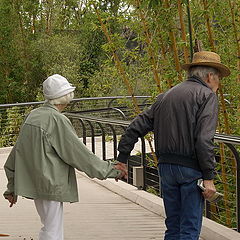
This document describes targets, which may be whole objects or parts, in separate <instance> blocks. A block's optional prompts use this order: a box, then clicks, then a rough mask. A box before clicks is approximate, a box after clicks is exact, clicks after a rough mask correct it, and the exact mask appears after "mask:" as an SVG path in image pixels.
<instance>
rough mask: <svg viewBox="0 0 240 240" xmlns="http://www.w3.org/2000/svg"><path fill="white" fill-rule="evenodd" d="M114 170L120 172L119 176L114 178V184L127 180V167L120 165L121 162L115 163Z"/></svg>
mask: <svg viewBox="0 0 240 240" xmlns="http://www.w3.org/2000/svg"><path fill="white" fill-rule="evenodd" d="M114 168H115V169H117V170H120V171H121V173H120V175H119V176H117V177H116V178H115V180H116V182H117V181H118V180H119V179H122V178H124V179H127V177H128V171H127V165H126V164H124V163H121V162H117V163H116V164H115V165H114Z"/></svg>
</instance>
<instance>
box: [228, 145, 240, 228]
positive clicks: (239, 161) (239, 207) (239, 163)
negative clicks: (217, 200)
mask: <svg viewBox="0 0 240 240" xmlns="http://www.w3.org/2000/svg"><path fill="white" fill-rule="evenodd" d="M225 144H226V145H227V146H228V147H229V148H230V150H231V151H232V153H233V155H234V157H235V160H236V168H237V169H236V195H237V196H236V198H237V204H236V214H237V231H238V232H240V156H239V153H238V151H237V149H236V148H235V147H234V146H233V145H232V144H230V143H225Z"/></svg>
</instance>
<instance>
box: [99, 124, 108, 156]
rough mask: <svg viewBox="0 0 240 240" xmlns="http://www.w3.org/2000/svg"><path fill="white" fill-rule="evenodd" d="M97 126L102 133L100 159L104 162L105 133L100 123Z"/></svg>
mask: <svg viewBox="0 0 240 240" xmlns="http://www.w3.org/2000/svg"><path fill="white" fill-rule="evenodd" d="M97 124H98V126H99V127H100V129H101V131H102V158H103V160H104V161H105V160H106V139H105V131H104V128H103V126H102V124H101V123H99V122H97Z"/></svg>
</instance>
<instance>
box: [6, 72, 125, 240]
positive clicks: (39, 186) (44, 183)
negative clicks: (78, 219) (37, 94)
mask: <svg viewBox="0 0 240 240" xmlns="http://www.w3.org/2000/svg"><path fill="white" fill-rule="evenodd" d="M74 90H75V87H73V86H72V85H71V84H70V83H69V82H68V81H67V79H66V78H64V77H62V76H60V75H58V74H54V75H52V76H50V77H48V78H47V79H46V80H45V81H44V82H43V93H44V96H45V99H46V102H45V104H44V105H43V106H42V107H39V108H37V109H35V110H33V111H32V112H31V113H30V114H29V115H28V116H27V118H26V120H25V122H24V123H23V125H22V127H21V129H20V133H19V137H18V139H17V142H16V144H15V146H14V148H13V149H12V151H11V153H10V155H9V157H8V159H7V161H6V163H5V165H4V169H5V172H6V176H7V178H8V185H7V191H6V192H5V193H4V197H5V198H6V199H7V200H8V201H9V202H10V207H12V206H13V204H14V203H16V196H18V195H19V196H23V197H26V198H29V199H33V200H34V203H35V206H36V209H37V212H38V214H39V216H40V218H41V222H42V224H43V228H42V229H41V231H40V234H39V239H40V240H63V202H77V201H78V191H77V181H76V176H75V170H74V168H76V169H78V170H80V171H83V172H85V173H86V174H87V175H88V176H89V177H91V178H98V179H106V178H108V177H109V178H116V179H118V178H122V177H126V176H127V171H126V167H125V165H124V164H122V163H112V162H109V161H102V160H100V159H99V158H98V157H97V156H96V155H94V154H93V153H92V152H91V151H89V150H88V149H87V148H86V146H85V145H84V144H83V143H82V142H81V141H80V140H79V138H78V136H77V135H76V133H75V131H74V129H73V126H72V124H71V122H70V121H69V119H68V118H67V117H65V116H64V115H63V114H62V113H61V111H63V109H64V108H65V107H66V106H67V104H68V103H69V102H70V101H71V100H72V99H73V96H74V93H73V92H74Z"/></svg>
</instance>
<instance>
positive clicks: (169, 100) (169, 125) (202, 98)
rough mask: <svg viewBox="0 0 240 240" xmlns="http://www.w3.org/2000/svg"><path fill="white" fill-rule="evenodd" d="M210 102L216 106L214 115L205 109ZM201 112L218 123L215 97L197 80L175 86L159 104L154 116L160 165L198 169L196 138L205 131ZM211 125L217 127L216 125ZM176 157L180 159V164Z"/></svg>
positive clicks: (208, 109)
mask: <svg viewBox="0 0 240 240" xmlns="http://www.w3.org/2000/svg"><path fill="white" fill-rule="evenodd" d="M210 98H212V99H213V101H214V102H215V104H214V105H215V106H214V108H215V109H216V111H215V112H212V108H207V106H206V103H207V101H209V99H210ZM204 108H205V109H204ZM203 110H204V111H205V114H213V115H215V119H216V120H217V98H216V94H214V93H213V92H212V91H211V89H209V88H208V87H207V85H206V84H205V83H204V82H203V81H201V80H200V79H198V78H191V79H189V80H187V81H185V82H183V83H181V84H178V85H177V86H175V87H173V88H172V89H170V90H169V91H168V92H166V93H165V94H164V96H163V98H162V99H161V100H159V102H158V104H156V107H155V108H154V111H153V112H154V135H155V145H156V154H157V156H159V160H160V162H171V163H178V164H182V165H184V166H189V167H193V168H196V169H199V166H198V162H197V161H196V153H195V145H196V138H197V134H200V132H203V131H205V129H203V128H202V126H201V122H199V117H200V115H201V112H202V111H203ZM210 124H216V121H212V122H211V123H210ZM169 154H171V156H169ZM174 155H176V156H175V157H174ZM179 157H180V158H181V159H182V160H181V161H180V162H179ZM169 158H171V160H170V159H169ZM193 159H195V161H193Z"/></svg>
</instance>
